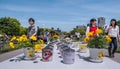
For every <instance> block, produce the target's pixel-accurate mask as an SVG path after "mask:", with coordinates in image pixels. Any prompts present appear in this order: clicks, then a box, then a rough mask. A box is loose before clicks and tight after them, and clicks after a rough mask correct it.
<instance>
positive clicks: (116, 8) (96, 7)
mask: <svg viewBox="0 0 120 69" xmlns="http://www.w3.org/2000/svg"><path fill="white" fill-rule="evenodd" d="M119 14H120V0H0V17H5V16H10V17H13V18H17V19H18V20H19V21H20V22H21V25H23V26H25V27H28V26H29V24H28V19H29V18H30V17H32V18H34V19H35V21H36V23H35V24H36V25H37V26H40V27H46V28H51V27H55V28H57V27H59V28H60V29H62V30H64V31H70V30H71V29H72V28H74V27H76V25H83V24H84V25H86V24H87V23H89V20H90V19H91V18H96V19H97V18H98V17H105V18H106V23H107V24H109V21H110V19H112V18H116V19H117V20H119V19H120V15H119Z"/></svg>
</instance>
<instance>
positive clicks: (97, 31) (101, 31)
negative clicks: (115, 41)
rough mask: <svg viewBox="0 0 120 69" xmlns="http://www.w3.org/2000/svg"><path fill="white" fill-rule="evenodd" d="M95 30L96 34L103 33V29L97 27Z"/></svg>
mask: <svg viewBox="0 0 120 69" xmlns="http://www.w3.org/2000/svg"><path fill="white" fill-rule="evenodd" d="M95 32H96V34H102V33H103V30H101V29H97V30H96V31H95Z"/></svg>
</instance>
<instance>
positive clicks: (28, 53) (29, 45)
mask: <svg viewBox="0 0 120 69" xmlns="http://www.w3.org/2000/svg"><path fill="white" fill-rule="evenodd" d="M9 45H10V47H11V48H15V45H18V46H19V47H20V48H24V56H25V59H33V58H34V57H35V52H39V51H41V50H42V49H43V48H44V42H43V40H37V38H36V36H31V37H30V38H29V39H28V38H27V36H26V35H22V36H20V37H16V36H13V37H12V39H11V41H10V43H9Z"/></svg>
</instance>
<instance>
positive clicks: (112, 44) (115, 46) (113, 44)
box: [108, 37, 117, 56]
mask: <svg viewBox="0 0 120 69" xmlns="http://www.w3.org/2000/svg"><path fill="white" fill-rule="evenodd" d="M111 39H112V41H111V42H110V46H109V47H108V52H109V56H111V55H112V54H113V55H114V53H115V52H116V50H117V38H116V37H111ZM112 47H113V49H112Z"/></svg>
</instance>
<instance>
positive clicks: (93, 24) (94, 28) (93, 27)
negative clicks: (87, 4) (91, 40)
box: [86, 18, 98, 36]
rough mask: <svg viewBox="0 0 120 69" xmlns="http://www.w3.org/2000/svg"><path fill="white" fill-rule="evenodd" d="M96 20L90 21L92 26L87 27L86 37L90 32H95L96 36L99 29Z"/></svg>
mask: <svg viewBox="0 0 120 69" xmlns="http://www.w3.org/2000/svg"><path fill="white" fill-rule="evenodd" d="M96 21H97V20H96V19H95V18H93V19H91V20H90V25H89V26H88V27H87V29H86V36H87V33H88V32H93V34H94V35H96V32H95V31H96V30H97V29H98V27H97V25H96Z"/></svg>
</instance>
